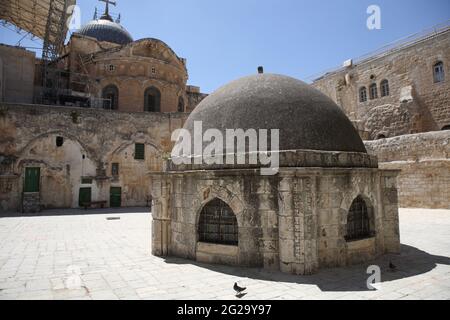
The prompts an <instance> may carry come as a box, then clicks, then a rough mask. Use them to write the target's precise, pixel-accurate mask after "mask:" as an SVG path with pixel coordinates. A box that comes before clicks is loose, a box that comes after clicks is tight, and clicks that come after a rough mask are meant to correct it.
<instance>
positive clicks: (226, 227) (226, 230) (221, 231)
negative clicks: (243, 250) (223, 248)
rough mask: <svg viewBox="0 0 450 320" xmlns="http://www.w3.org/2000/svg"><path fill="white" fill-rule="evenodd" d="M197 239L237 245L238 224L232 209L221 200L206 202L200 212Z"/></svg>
mask: <svg viewBox="0 0 450 320" xmlns="http://www.w3.org/2000/svg"><path fill="white" fill-rule="evenodd" d="M199 240H200V241H201V242H206V243H214V244H224V245H234V246H237V245H238V224H237V220H236V216H235V215H234V213H233V210H231V208H230V207H229V206H228V205H227V204H226V203H225V202H223V201H222V200H220V199H215V200H213V201H211V202H210V203H208V204H207V205H206V206H205V207H204V208H203V210H202V212H201V214H200V221H199Z"/></svg>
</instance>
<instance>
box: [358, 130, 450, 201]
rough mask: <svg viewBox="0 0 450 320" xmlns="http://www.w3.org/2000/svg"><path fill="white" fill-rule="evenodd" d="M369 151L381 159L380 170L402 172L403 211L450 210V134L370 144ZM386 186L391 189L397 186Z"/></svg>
mask: <svg viewBox="0 0 450 320" xmlns="http://www.w3.org/2000/svg"><path fill="white" fill-rule="evenodd" d="M366 147H367V150H368V152H369V153H371V154H373V155H376V156H377V157H378V158H379V160H380V167H381V168H383V169H397V170H401V172H400V174H399V176H398V197H399V205H400V207H404V208H434V209H440V208H441V209H448V208H450V158H449V157H450V131H442V132H428V133H421V134H414V135H405V136H400V137H394V138H390V139H383V140H378V141H370V142H366ZM385 184H386V187H387V188H388V189H389V188H390V187H392V186H393V185H394V184H395V182H394V181H393V180H392V179H389V180H387V181H385ZM394 193H395V192H394ZM394 200H395V199H394Z"/></svg>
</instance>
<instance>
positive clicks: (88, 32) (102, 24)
mask: <svg viewBox="0 0 450 320" xmlns="http://www.w3.org/2000/svg"><path fill="white" fill-rule="evenodd" d="M78 34H81V35H83V36H88V37H92V38H95V39H97V40H98V41H107V42H112V43H116V44H120V45H126V44H129V43H131V42H133V38H132V37H131V35H130V34H129V33H128V31H127V30H126V29H125V28H124V27H122V26H121V25H120V24H118V23H116V22H113V21H111V20H108V19H104V18H103V17H102V18H100V19H99V20H93V21H91V22H89V23H88V24H86V25H85V26H83V27H82V28H81V29H80V30H79V31H78Z"/></svg>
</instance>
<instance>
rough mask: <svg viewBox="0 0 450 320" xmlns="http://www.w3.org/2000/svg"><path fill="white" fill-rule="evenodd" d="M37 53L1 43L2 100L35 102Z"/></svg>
mask: <svg viewBox="0 0 450 320" xmlns="http://www.w3.org/2000/svg"><path fill="white" fill-rule="evenodd" d="M35 64H36V55H35V53H34V52H30V51H28V50H25V49H24V48H20V47H13V46H8V45H5V44H0V102H2V101H3V102H8V103H33V97H34V80H35V79H34V74H35Z"/></svg>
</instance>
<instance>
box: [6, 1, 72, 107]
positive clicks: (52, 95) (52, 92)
mask: <svg viewBox="0 0 450 320" xmlns="http://www.w3.org/2000/svg"><path fill="white" fill-rule="evenodd" d="M75 3H76V0H2V1H0V21H2V23H3V25H8V24H11V25H14V26H15V28H16V30H17V31H24V32H26V33H27V34H31V35H33V36H35V37H38V38H40V39H42V41H43V48H42V69H41V71H42V73H41V76H42V88H43V89H42V90H41V94H40V96H39V97H38V100H40V101H38V102H39V103H45V104H54V103H56V102H57V94H58V89H59V87H58V85H59V83H60V79H59V78H58V75H59V72H58V71H57V65H56V62H57V59H58V57H59V55H60V53H61V50H62V48H63V45H64V41H65V38H66V34H67V31H68V23H67V22H68V20H69V17H70V13H69V12H68V9H69V8H70V7H71V6H73V5H75Z"/></svg>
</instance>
